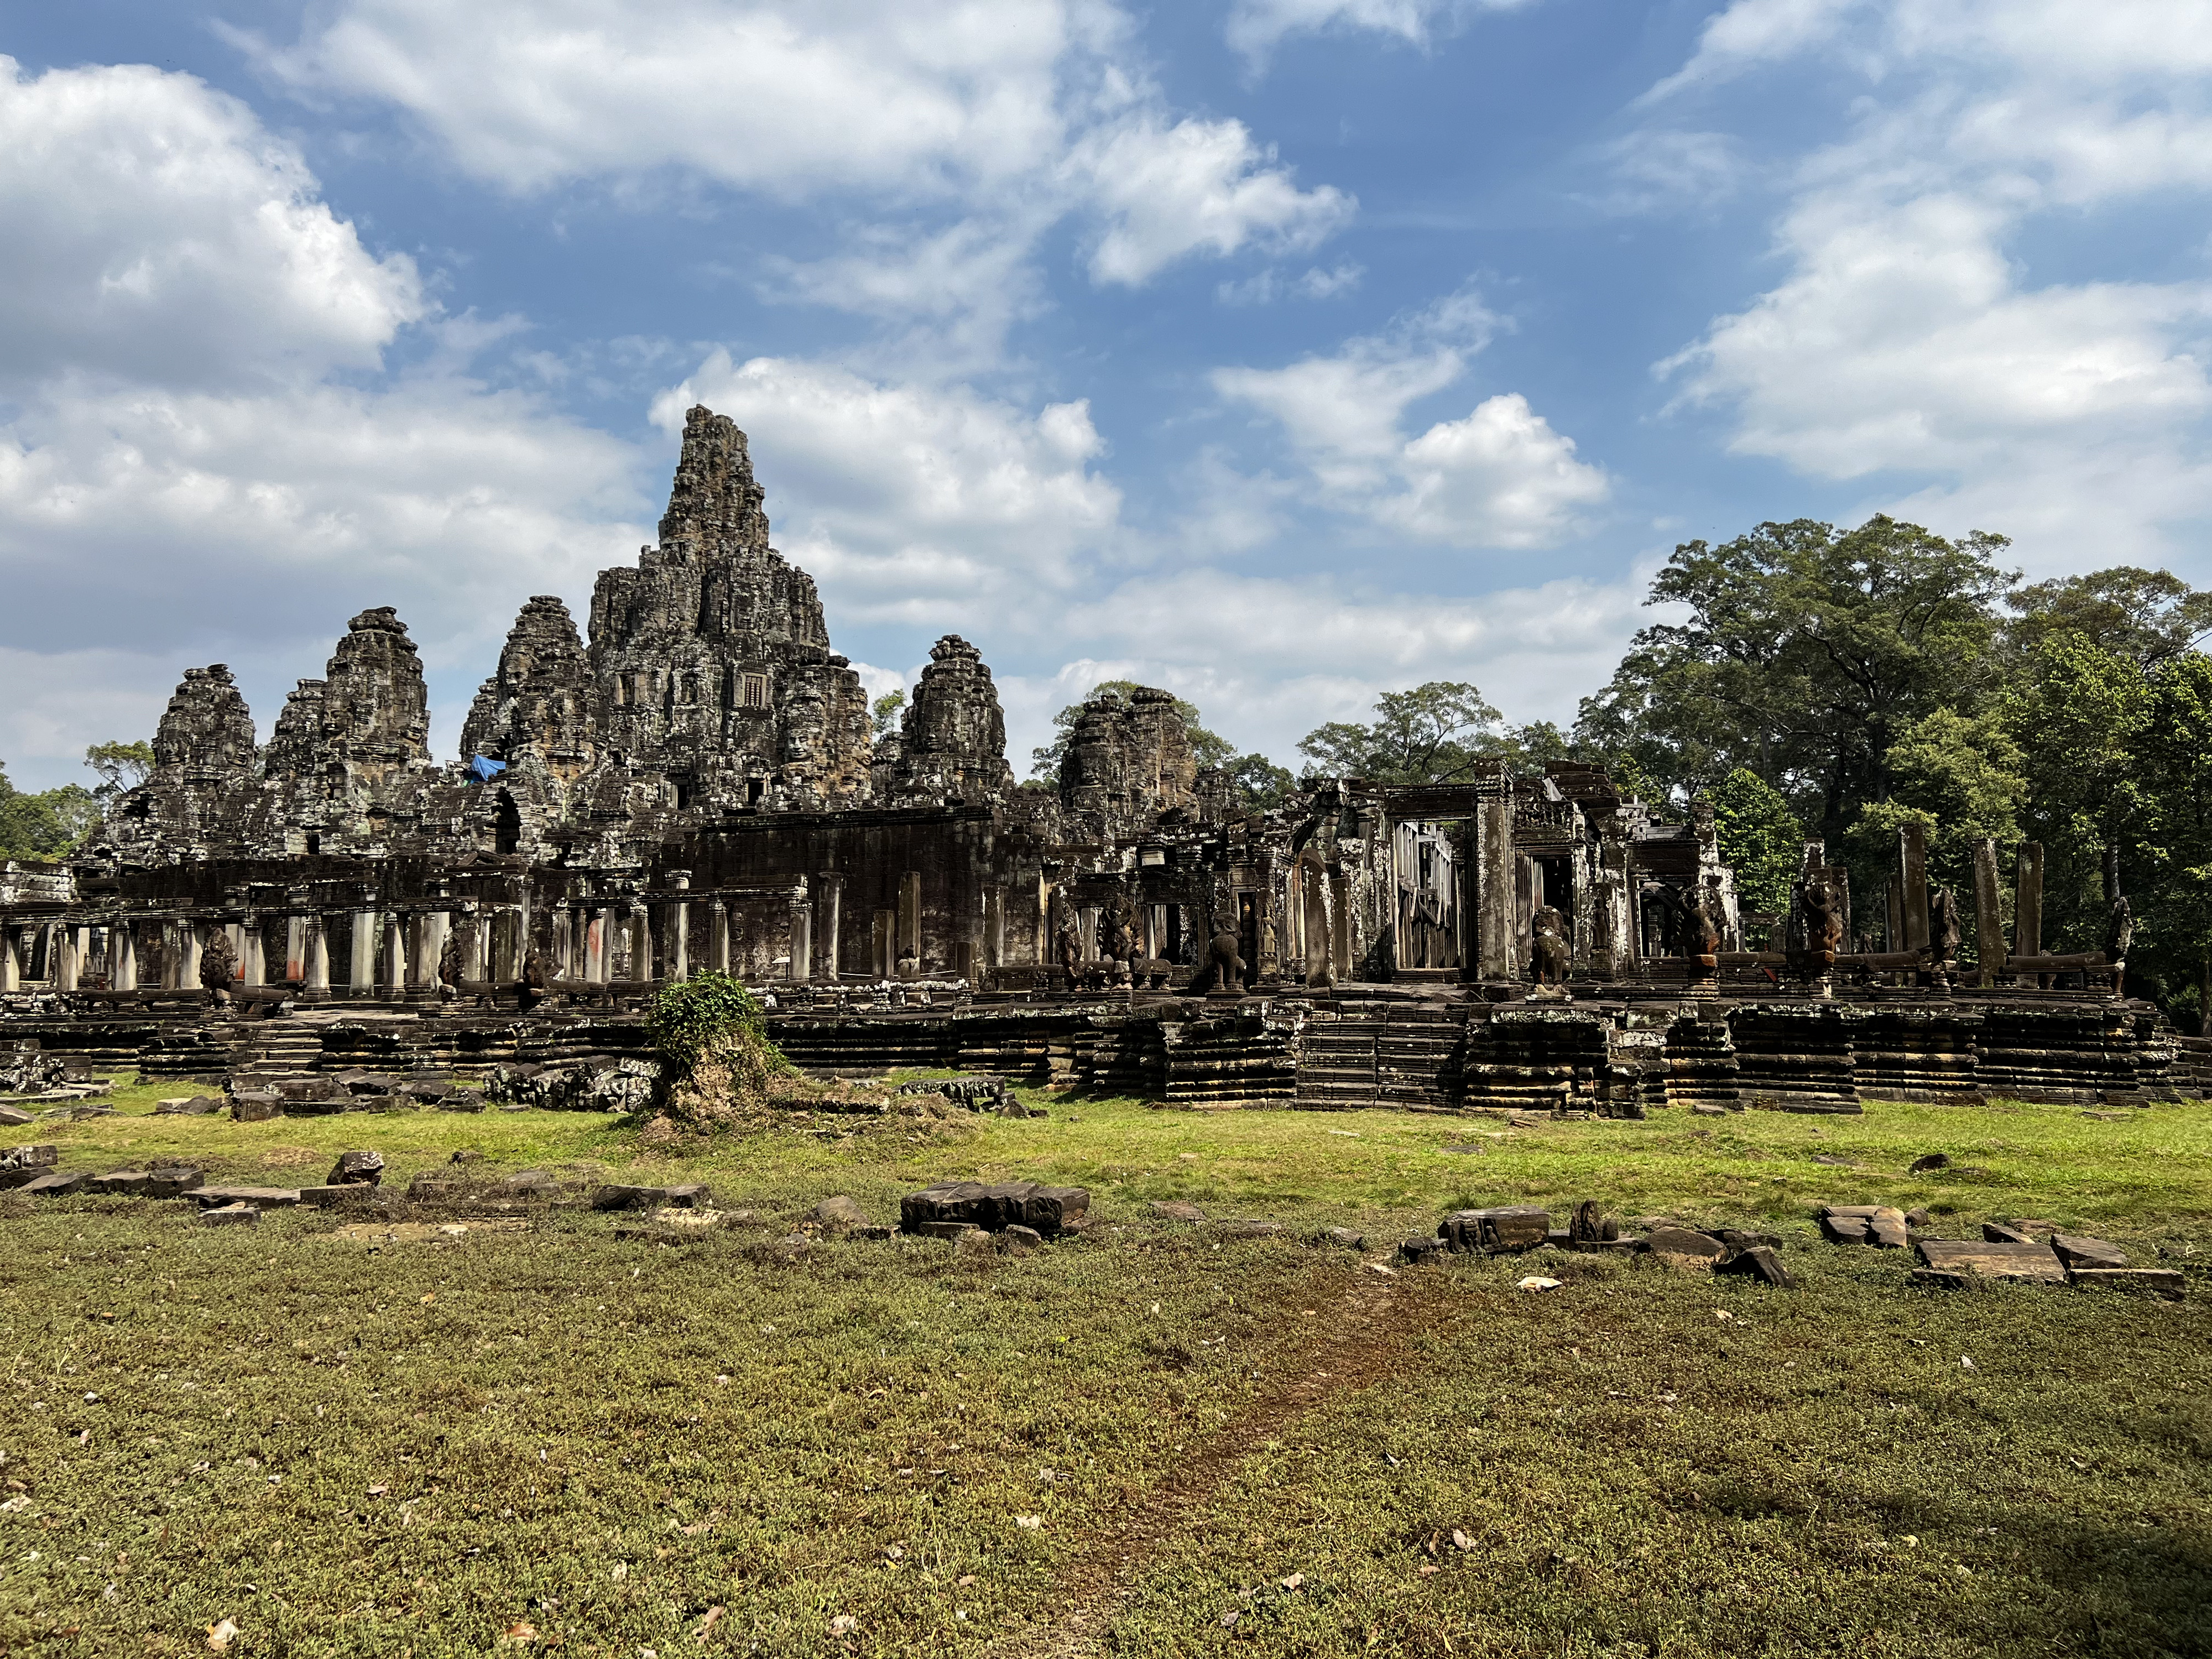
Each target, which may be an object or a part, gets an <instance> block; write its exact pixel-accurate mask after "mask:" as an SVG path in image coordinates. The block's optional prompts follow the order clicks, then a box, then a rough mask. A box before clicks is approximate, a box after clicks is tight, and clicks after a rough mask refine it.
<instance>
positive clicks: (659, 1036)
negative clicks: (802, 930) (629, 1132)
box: [646, 974, 797, 1133]
mask: <svg viewBox="0 0 2212 1659" xmlns="http://www.w3.org/2000/svg"><path fill="white" fill-rule="evenodd" d="M646 1021H647V1029H648V1030H650V1031H651V1032H652V1034H653V1047H654V1048H656V1049H657V1050H658V1051H659V1054H660V1087H659V1089H658V1090H657V1091H655V1098H654V1105H655V1107H656V1109H657V1110H656V1112H655V1118H656V1121H658V1120H659V1119H664V1118H665V1119H666V1120H667V1123H668V1127H669V1128H671V1129H673V1130H675V1131H677V1132H679V1133H680V1132H684V1131H689V1132H691V1133H702V1132H711V1131H714V1130H718V1129H729V1128H734V1127H738V1125H740V1124H744V1123H748V1122H752V1121H757V1120H758V1119H759V1118H760V1117H761V1115H763V1114H764V1113H765V1112H766V1111H768V1109H769V1096H770V1091H771V1090H772V1089H773V1088H774V1087H775V1085H776V1084H777V1083H778V1082H779V1081H780V1080H781V1079H793V1078H795V1077H796V1075H797V1068H796V1067H795V1066H793V1065H792V1063H791V1062H790V1061H789V1060H786V1059H785V1058H784V1056H783V1051H782V1050H781V1048H777V1047H776V1046H775V1043H773V1042H770V1041H769V1036H768V1028H767V1027H766V1025H765V1024H763V1021H762V1010H761V1006H760V1004H759V1003H757V1002H756V1001H755V1000H753V994H752V993H751V992H750V991H748V990H747V989H745V987H744V985H742V984H741V983H739V982H738V981H737V980H734V979H732V978H731V977H730V976H729V975H727V974H701V975H698V976H697V977H696V978H694V979H687V980H683V981H678V983H676V984H673V985H670V986H665V987H663V988H662V989H661V990H659V992H657V993H656V994H654V996H653V1002H652V1006H650V1008H649V1009H648V1010H647V1016H646ZM662 1133H666V1130H663V1131H662Z"/></svg>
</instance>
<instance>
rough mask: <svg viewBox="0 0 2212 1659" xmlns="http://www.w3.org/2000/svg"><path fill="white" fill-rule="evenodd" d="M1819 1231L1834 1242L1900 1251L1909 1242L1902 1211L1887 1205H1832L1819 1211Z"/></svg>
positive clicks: (1909, 1237) (1909, 1238)
mask: <svg viewBox="0 0 2212 1659" xmlns="http://www.w3.org/2000/svg"><path fill="white" fill-rule="evenodd" d="M1820 1231H1821V1232H1822V1233H1823V1234H1824V1235H1826V1237H1827V1238H1828V1240H1829V1242H1830V1243H1836V1244H1870V1245H1873V1246H1874V1247H1875V1248H1876V1249H1885V1250H1901V1249H1904V1248H1905V1245H1906V1244H1907V1243H1910V1242H1911V1236H1910V1233H1909V1231H1908V1230H1907V1228H1906V1226H1905V1212H1904V1211H1902V1210H1899V1209H1895V1208H1893V1207H1892V1206H1889V1205H1887V1204H1831V1205H1828V1206H1826V1207H1824V1208H1823V1209H1822V1210H1821V1212H1820Z"/></svg>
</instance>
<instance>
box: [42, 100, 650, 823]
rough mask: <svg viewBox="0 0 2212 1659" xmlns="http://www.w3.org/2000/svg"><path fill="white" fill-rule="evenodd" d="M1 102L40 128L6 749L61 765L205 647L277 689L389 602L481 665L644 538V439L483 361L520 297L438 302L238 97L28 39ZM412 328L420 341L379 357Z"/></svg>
mask: <svg viewBox="0 0 2212 1659" xmlns="http://www.w3.org/2000/svg"><path fill="white" fill-rule="evenodd" d="M0 122H4V123H6V124H7V125H8V126H9V131H12V132H13V133H14V134H15V136H16V137H21V138H23V139H25V143H21V144H9V145H0V213H4V216H5V222H6V223H7V225H8V233H9V234H8V235H7V236H6V237H5V238H0V264H3V265H4V266H5V267H6V269H7V270H9V273H10V281H11V285H12V286H11V295H10V297H11V301H14V300H15V299H17V298H21V299H22V300H23V301H24V311H25V312H26V313H27V314H28V315H29V317H30V321H31V326H30V327H24V326H22V325H21V324H20V323H18V324H15V325H0V388H4V391H5V392H6V394H7V398H6V406H7V414H6V416H5V418H4V420H0V575H4V580H5V584H6V591H7V592H8V594H9V604H8V605H6V606H4V607H0V651H4V652H6V653H9V654H8V655H7V658H6V661H5V664H4V673H0V680H4V684H0V699H4V700H5V701H6V702H7V704H8V706H9V708H10V710H11V712H10V713H9V714H8V715H7V716H6V718H5V720H4V721H0V740H4V741H6V742H8V743H9V744H15V745H19V747H18V748H17V750H16V754H19V755H21V756H23V757H27V759H28V760H29V761H31V762H33V763H37V766H45V767H48V768H51V766H52V765H57V764H58V765H59V767H60V771H59V776H60V777H67V776H69V775H71V774H72V773H73V772H74V770H75V769H74V767H72V766H70V765H68V764H66V763H58V762H56V761H55V760H54V756H55V752H56V750H57V748H59V749H60V750H62V751H63V752H67V751H68V750H70V749H71V748H76V749H81V748H82V743H81V742H80V741H78V739H79V738H81V737H82V734H83V732H86V731H88V730H90V729H92V726H94V724H95V723H97V722H102V721H104V722H106V723H107V724H108V725H109V726H112V725H113V723H114V722H115V721H116V720H122V719H125V718H126V717H130V718H137V719H139V720H141V721H142V722H143V724H142V725H141V726H139V727H137V729H135V730H133V729H117V730H106V729H103V730H100V731H99V732H97V733H96V735H98V736H102V737H105V736H123V737H129V736H134V735H145V734H146V733H147V732H149V731H150V729H151V726H150V719H149V718H148V715H149V712H150V714H152V715H158V713H159V710H160V708H161V704H162V702H163V701H164V700H166V698H167V695H168V692H169V690H171V689H172V688H173V685H174V684H175V683H176V679H177V678H178V676H179V672H180V671H181V670H182V669H183V668H185V666H187V665H191V664H194V663H204V662H207V661H210V660H213V659H228V660H230V661H231V662H232V663H233V665H234V666H235V667H237V668H238V670H239V671H240V679H241V681H242V683H243V684H245V686H246V690H247V691H248V694H249V696H250V697H251V698H252V701H253V702H254V703H255V704H256V706H257V707H258V708H259V709H260V712H261V714H262V718H263V719H264V721H266V720H268V719H269V718H270V717H271V716H272V715H273V713H274V710H275V708H276V705H277V704H278V703H279V702H281V695H282V691H283V688H284V687H285V686H286V685H287V684H289V681H290V680H291V679H293V678H298V677H300V676H301V675H307V674H313V673H316V672H319V671H320V669H321V666H322V662H323V659H324V658H325V656H327V654H328V653H329V649H330V646H331V642H332V641H334V640H335V639H336V638H337V635H339V634H340V633H342V632H343V629H344V626H345V622H346V619H347V617H349V616H350V615H351V614H352V613H353V612H354V611H358V610H360V609H362V608H363V607H364V606H366V605H378V604H394V605H398V606H399V607H400V610H401V612H402V615H403V616H404V617H407V619H408V620H409V622H410V623H411V624H412V625H413V627H414V628H415V629H416V637H417V639H418V641H420V642H421V644H422V647H423V651H424V656H425V659H426V662H428V664H429V665H430V666H431V668H432V670H433V672H434V677H437V676H441V675H445V674H450V675H451V676H452V677H453V680H455V681H458V682H459V684H447V685H446V686H445V688H444V689H445V690H446V691H447V693H450V694H454V695H465V692H466V690H467V689H468V684H469V683H470V682H471V681H472V680H473V678H475V677H476V676H477V674H479V673H480V672H481V671H482V667H483V661H484V659H487V658H488V657H489V654H490V653H491V651H492V650H493V649H495V647H496V644H497V641H498V640H499V638H500V637H501V635H503V634H504V632H505V630H506V628H507V623H508V622H509V621H510V620H511V619H512V617H513V612H514V611H515V609H516V608H517V607H518V606H519V605H520V603H521V601H522V599H525V598H526V597H527V596H528V595H529V594H531V593H533V592H545V591H547V590H548V589H549V588H553V589H556V590H559V589H562V588H566V589H567V590H568V592H571V593H578V594H580V592H581V591H582V590H583V589H584V588H585V587H586V586H587V584H588V579H589V574H590V573H591V572H592V570H594V569H596V568H599V566H600V565H603V564H605V563H607V562H611V560H612V559H613V558H615V557H618V556H620V555H621V554H622V553H623V551H624V550H626V549H627V548H629V547H632V546H635V544H636V538H637V532H636V530H635V528H634V527H633V526H630V525H629V524H627V523H625V522H623V520H624V518H625V517H626V516H627V515H628V514H629V513H631V512H633V511H634V510H635V507H637V506H638V505H639V503H638V502H637V501H635V499H634V498H633V497H632V495H631V493H630V467H631V465H632V463H633V460H634V455H633V453H632V452H631V451H630V449H629V447H628V446H626V445H624V444H622V443H620V442H618V441H616V440H613V439H611V438H608V437H606V436H605V435H601V434H598V433H594V432H591V431H588V430H586V429H585V428H580V427H578V426H575V425H574V424H573V423H571V422H568V421H566V420H563V419H562V418H561V417H559V416H556V415H554V414H552V413H551V412H550V411H549V410H547V409H546V408H545V407H544V405H543V404H540V403H538V402H537V401H535V400H534V399H532V398H529V397H526V396H525V395H523V394H521V393H518V392H500V391H496V390H493V389H490V388H489V387H487V386H484V385H483V384H481V383H480V382H478V381H477V380H472V379H470V378H469V377H468V373H467V363H468V360H469V359H470V358H471V356H473V355H475V354H476V353H477V352H479V351H482V350H483V349H485V348H487V347H488V346H489V345H491V344H493V343H496V342H499V341H501V340H502V339H505V338H507V337H512V336H513V333H514V332H515V331H517V329H518V327H519V326H520V325H519V324H518V322H517V321H516V319H497V320H495V321H480V320H479V319H475V318H473V317H461V318H454V319H434V318H433V317H431V315H430V314H429V310H428V305H427V303H426V301H424V300H423V298H422V290H421V285H420V283H419V282H418V280H417V278H416V274H415V271H414V269H413V267H412V265H411V264H409V263H408V262H407V261H405V260H404V259H400V258H392V257H389V256H386V257H381V258H380V257H379V256H377V255H375V254H374V253H372V252H370V251H368V250H367V249H365V248H364V247H363V246H362V244H361V241H360V240H359V238H358V236H357V235H356V233H355V231H354V230H353V228H351V227H350V226H349V225H347V224H345V223H344V222H342V221H340V220H338V219H337V217H336V216H334V215H332V214H331V211H330V210H329V208H328V207H327V206H326V205H325V204H323V203H322V202H321V201H320V200H319V197H318V195H317V186H316V182H315V180H314V179H313V175H312V174H311V173H309V172H308V171H307V168H306V167H305V166H304V164H303V163H301V161H300V160H299V158H298V157H297V155H295V154H293V153H292V152H291V151H290V150H289V149H286V148H285V147H284V146H283V145H282V144H280V143H277V142H276V140H274V139H272V138H270V137H269V135H267V134H266V133H265V132H264V131H262V130H261V129H260V128H259V127H258V125H257V124H256V123H255V122H254V120H253V118H252V115H251V113H250V112H248V111H246V109H245V107H244V106H242V105H240V104H238V103H237V102H236V101H235V100H231V99H229V98H227V97H224V96H222V95H221V94H216V93H215V92H212V91H211V90H210V89H209V88H207V87H205V86H204V85H203V84H202V83H201V82H197V81H196V80H193V79H192V78H191V77H190V76H181V75H164V74H161V73H157V72H155V71H153V70H144V69H137V68H123V69H112V70H56V71H51V72H49V73H47V74H46V75H44V76H39V77H37V78H36V79H33V80H25V79H23V78H22V77H21V76H19V75H18V74H16V73H15V69H14V66H13V65H12V64H9V65H8V66H7V68H6V70H5V72H0ZM118 273H119V275H118ZM410 329H412V330H414V331H416V339H417V341H418V342H419V343H421V344H422V345H423V346H425V347H426V348H427V350H426V351H425V353H424V354H423V355H424V356H426V357H427V360H428V361H427V365H426V367H425V368H422V369H421V370H419V371H417V372H416V373H415V374H411V375H408V376H403V377H400V378H398V379H393V378H392V377H389V376H386V375H383V374H380V373H379V372H378V371H379V370H380V367H381V365H382V362H383V359H384V356H385V354H386V351H387V350H388V349H389V348H390V347H391V346H392V344H393V343H395V342H396V341H398V339H399V338H400V337H402V335H403V333H404V332H406V331H409V330H410ZM11 330H12V331H11ZM338 375H343V380H341V379H339V378H337V376H338ZM42 675H43V677H44V682H43V683H44V684H45V685H46V687H48V688H49V689H48V690H44V691H34V690H32V689H31V688H33V687H35V686H38V685H40V684H41V676H42ZM80 703H81V705H82V707H81V708H77V712H76V713H74V714H72V713H71V712H70V709H71V708H76V707H77V705H78V704H80ZM86 740H89V739H86ZM7 758H9V759H11V760H12V759H15V755H9V756H7ZM36 769H37V768H36V767H35V766H34V767H33V771H34V772H35V770H36ZM46 775H47V776H48V777H49V778H52V781H58V778H53V775H52V771H51V770H48V771H47V773H46ZM17 778H18V781H19V782H21V781H26V779H25V776H24V769H22V768H19V769H18V773H17ZM33 781H35V779H33Z"/></svg>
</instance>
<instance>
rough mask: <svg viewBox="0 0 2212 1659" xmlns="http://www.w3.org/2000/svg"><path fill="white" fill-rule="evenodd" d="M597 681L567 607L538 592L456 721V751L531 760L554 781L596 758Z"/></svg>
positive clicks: (569, 778)
mask: <svg viewBox="0 0 2212 1659" xmlns="http://www.w3.org/2000/svg"><path fill="white" fill-rule="evenodd" d="M598 702H599V687H598V685H597V684H595V683H594V682H593V680H592V665H591V662H590V659H588V658H586V656H585V654H584V641H583V638H582V636H581V635H579V634H578V633H577V632H576V622H575V618H574V617H571V616H570V615H569V614H568V606H567V605H563V604H562V602H561V601H560V600H559V599H556V598H554V597H553V596H552V595H550V594H545V593H541V594H539V595H538V596H537V597H536V598H534V599H532V600H531V601H530V603H529V604H527V605H524V606H523V607H522V612H521V614H520V616H518V617H515V619H514V626H513V629H509V630H508V633H507V643H506V645H505V646H503V647H501V650H500V653H499V666H498V668H497V669H495V671H493V673H492V677H491V678H489V679H488V680H486V681H485V682H484V683H483V688H482V689H481V690H478V691H477V696H476V702H475V703H474V704H473V705H472V706H471V708H470V709H469V717H468V720H466V721H465V723H464V724H463V725H462V726H461V758H462V760H464V761H467V760H469V759H471V757H475V756H477V755H483V756H487V757H489V758H490V759H493V760H499V761H505V762H507V764H508V765H509V766H510V767H513V768H518V769H520V768H523V767H526V766H527V765H528V763H530V761H531V760H532V759H535V760H536V761H537V762H538V763H542V764H543V766H544V769H545V771H546V772H547V773H548V774H549V775H550V776H551V777H552V779H553V780H554V781H556V782H557V783H560V784H564V785H565V784H568V783H572V782H574V781H575V780H576V779H578V778H580V777H581V776H582V775H584V774H585V773H586V772H587V771H589V770H590V769H592V764H593V763H595V762H596V761H597V760H598V759H599V711H598Z"/></svg>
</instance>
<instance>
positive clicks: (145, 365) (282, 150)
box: [0, 58, 425, 386]
mask: <svg viewBox="0 0 2212 1659" xmlns="http://www.w3.org/2000/svg"><path fill="white" fill-rule="evenodd" d="M0 226H5V232H4V234H0V289H4V290H5V292H6V294H7V296H8V297H7V303H6V304H5V305H4V306H0V384H15V385H21V384H22V383H24V382H26V381H28V380H37V379H39V378H41V377H43V376H45V375H47V374H55V373H58V372H60V371H63V370H64V369H68V370H74V371H77V372H100V371H105V372H106V373H109V374H126V375H128V376H129V377H131V379H132V380H137V381H140V382H158V383H161V384H163V385H180V384H188V385H202V386H204V385H207V384H210V383H212V382H216V381H222V382H226V383H232V384H236V383H239V382H241V381H245V380H257V379H263V378H266V377H269V376H272V375H273V376H278V377H283V378H295V377H298V376H301V375H305V376H307V377H308V378H311V379H312V378H313V377H315V376H318V375H319V374H322V373H323V372H324V371H325V369H328V368H333V367H344V368H373V367H374V365H375V364H376V363H377V362H379V360H380V354H381V352H382V350H383V348H384V346H385V344H386V343H387V342H388V341H389V340H390V339H391V338H392V334H393V332H394V331H395V330H397V329H398V327H400V326H401V325H404V324H406V323H409V322H412V321H414V320H416V319H418V318H420V317H422V315H423V314H424V310H425V307H424V301H423V299H422V283H421V282H420V281H419V279H418V278H417V276H416V271H415V267H414V265H413V264H412V263H411V262H410V260H408V259H407V258H405V256H404V255H388V256H386V257H384V258H377V257H374V256H373V255H371V254H370V253H369V252H368V251H367V250H366V249H364V248H363V247H362V245H361V240H360V239H359V237H358V236H356V234H355V232H354V228H353V227H352V226H351V225H349V224H347V223H345V222H343V221H342V220H340V219H339V218H337V216H335V215H334V214H332V213H331V210H330V209H329V207H328V206H326V205H325V204H324V203H322V202H320V201H319V200H317V199H316V197H315V181H314V179H313V177H312V176H311V175H310V174H309V173H308V172H307V167H306V164H305V163H304V162H302V161H301V159H300V157H299V156H298V155H297V154H296V153H295V152H294V151H293V150H292V149H289V147H288V146H286V145H284V144H282V143H278V142H277V141H276V140H275V139H273V138H271V137H270V136H269V135H268V134H267V133H265V132H264V131H261V129H260V126H259V124H258V122H256V120H255V119H254V117H253V114H252V111H250V110H248V109H247V108H246V106H244V105H243V104H240V103H239V102H238V101H237V100H235V99H233V98H229V97H227V96H225V95H224V94H221V93H217V92H215V91H213V90H211V89H210V88H208V87H207V86H205V85H204V84H203V83H202V82H198V81H197V80H194V79H192V78H191V76H183V75H165V74H163V73H161V71H159V70H152V69H147V68H144V67H124V68H114V69H88V70H50V71H49V72H47V73H46V74H44V75H41V76H34V77H27V76H24V74H23V73H22V71H21V68H20V66H19V65H18V64H16V63H15V60H14V59H13V58H0Z"/></svg>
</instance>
